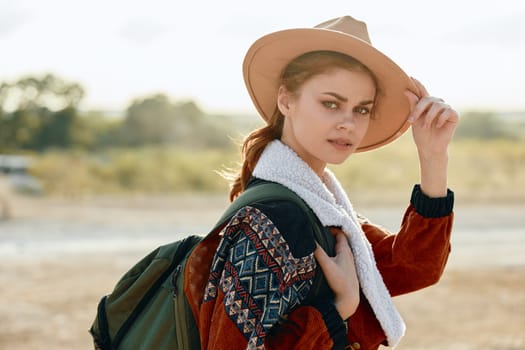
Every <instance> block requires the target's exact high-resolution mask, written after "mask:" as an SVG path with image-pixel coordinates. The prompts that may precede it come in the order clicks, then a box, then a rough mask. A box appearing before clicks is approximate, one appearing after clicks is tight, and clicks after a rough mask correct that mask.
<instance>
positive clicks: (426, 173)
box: [419, 152, 448, 198]
mask: <svg viewBox="0 0 525 350" xmlns="http://www.w3.org/2000/svg"><path fill="white" fill-rule="evenodd" d="M419 166H420V177H421V191H422V192H423V193H424V194H426V195H427V196H428V197H431V198H439V197H444V196H446V195H447V188H448V183H447V172H448V154H447V153H446V152H445V153H435V154H431V155H421V154H420V157H419Z"/></svg>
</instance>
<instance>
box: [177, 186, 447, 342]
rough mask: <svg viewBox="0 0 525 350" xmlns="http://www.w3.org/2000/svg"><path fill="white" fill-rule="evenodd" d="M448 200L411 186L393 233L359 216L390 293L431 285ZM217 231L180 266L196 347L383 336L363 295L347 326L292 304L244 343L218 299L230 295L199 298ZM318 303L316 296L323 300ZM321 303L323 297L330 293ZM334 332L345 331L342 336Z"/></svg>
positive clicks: (442, 259)
mask: <svg viewBox="0 0 525 350" xmlns="http://www.w3.org/2000/svg"><path fill="white" fill-rule="evenodd" d="M452 203H453V195H452V192H449V195H448V196H447V198H441V199H431V198H428V197H426V196H425V195H424V194H422V193H421V191H420V190H419V188H418V186H416V187H415V188H414V192H413V194H412V199H411V204H410V205H409V206H408V208H407V210H406V212H405V215H404V217H403V220H402V224H401V227H400V230H399V232H398V233H397V234H392V233H390V232H388V231H386V230H385V229H383V228H381V227H380V226H376V225H373V224H371V223H370V222H368V221H366V220H363V222H362V229H363V231H364V233H365V234H366V237H367V238H368V241H369V242H370V243H371V245H372V248H373V251H374V255H375V259H376V263H377V267H378V269H379V271H380V273H381V275H382V277H383V280H384V282H385V284H386V286H387V288H388V289H389V291H390V294H391V295H392V296H396V295H400V294H405V293H408V292H412V291H415V290H418V289H421V288H424V287H427V286H430V285H432V284H435V283H436V282H437V281H438V280H439V278H440V276H441V275H442V273H443V270H444V267H445V264H446V261H447V258H448V255H449V251H450V233H451V229H452V222H453V214H452V209H451V208H452ZM444 207H446V208H444ZM225 229H226V228H225ZM330 229H331V230H334V229H337V228H330ZM222 232H224V230H223V231H222ZM221 239H223V237H222V235H219V234H217V235H215V236H211V237H208V238H207V239H206V240H204V241H203V242H201V243H200V245H199V246H198V247H197V248H196V249H195V251H194V252H193V253H192V255H191V257H190V259H189V261H188V264H187V266H186V269H185V281H186V284H185V288H184V291H185V294H186V296H187V298H188V300H189V302H190V305H191V307H192V311H193V314H194V317H195V320H196V321H197V324H198V327H199V332H200V334H201V345H202V349H210V350H211V349H213V350H215V349H217V350H218V349H221V350H222V349H228V350H236V349H246V348H266V349H302V350H305V349H312V350H313V349H316V350H322V349H333V348H347V349H360V350H368V349H377V348H378V347H379V345H380V344H385V342H386V337H385V335H384V333H383V330H382V329H381V327H380V325H379V323H378V321H377V320H376V318H375V316H374V313H373V311H372V309H371V307H370V305H369V304H368V302H367V300H366V298H365V297H364V296H363V295H361V302H360V304H359V306H358V308H357V311H356V312H355V313H354V314H353V315H352V316H351V317H350V319H349V320H348V322H347V325H346V326H347V328H348V330H347V331H346V330H345V325H344V324H343V322H342V320H341V319H340V317H338V315H337V316H336V317H329V316H327V314H328V313H330V312H331V313H332V314H333V313H334V310H327V309H326V308H323V307H318V306H315V305H314V306H307V305H299V306H297V307H294V308H293V309H291V311H290V312H289V313H287V315H286V317H285V318H283V319H282V321H281V322H279V323H278V324H276V325H274V326H273V327H272V329H271V332H268V333H266V334H265V337H264V339H263V342H264V345H258V346H257V345H256V344H251V343H249V342H248V341H249V340H248V339H247V338H246V336H245V334H243V333H242V332H241V331H240V330H239V325H238V324H236V323H235V322H234V321H232V317H231V311H230V314H228V310H232V309H231V307H232V305H229V308H226V307H225V305H227V304H228V303H232V301H231V300H229V299H228V296H225V295H224V293H223V292H222V291H221V290H218V291H217V292H216V293H217V295H215V298H214V299H213V300H212V301H211V302H210V301H203V297H204V294H205V290H206V288H207V284H208V283H209V279H210V276H209V274H210V270H211V269H212V261H213V259H214V255H215V254H216V251H217V247H218V246H219V244H220V242H221ZM306 275H307V274H305V276H306ZM311 277H312V276H311V275H308V278H311ZM320 304H323V301H322V300H321V301H320ZM325 304H330V301H329V300H328V301H326V303H325ZM233 306H235V305H233ZM332 309H333V307H332ZM332 316H333V315H332ZM238 317H240V316H238ZM341 334H343V338H345V339H343V341H342V340H341Z"/></svg>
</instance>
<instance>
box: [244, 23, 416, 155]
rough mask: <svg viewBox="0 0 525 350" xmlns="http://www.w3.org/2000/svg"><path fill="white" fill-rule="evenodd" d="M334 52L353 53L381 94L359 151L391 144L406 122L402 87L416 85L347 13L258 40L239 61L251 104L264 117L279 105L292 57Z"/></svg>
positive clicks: (405, 99)
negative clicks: (282, 86)
mask: <svg viewBox="0 0 525 350" xmlns="http://www.w3.org/2000/svg"><path fill="white" fill-rule="evenodd" d="M320 50H323V51H324V50H327V51H336V52H340V53H343V54H346V55H348V56H352V57H354V58H355V59H357V60H359V61H360V62H361V63H363V64H364V65H365V66H367V67H368V69H370V70H371V71H372V72H373V73H374V74H375V76H376V79H377V82H378V84H379V90H380V95H379V98H378V101H377V103H376V104H375V106H374V116H373V118H372V119H371V120H370V124H369V126H368V130H367V133H366V135H365V137H364V138H363V141H362V142H361V144H360V146H359V147H358V149H357V151H358V152H363V151H368V150H372V149H374V148H377V147H380V146H382V145H385V144H387V143H389V142H392V141H393V140H395V139H396V138H398V137H399V136H401V135H402V134H403V133H404V132H405V131H406V130H407V129H408V128H409V126H410V124H409V123H408V122H407V118H408V116H409V113H410V106H409V102H408V98H407V97H406V96H405V94H404V91H405V90H406V89H409V90H411V91H413V92H416V91H417V88H416V87H415V85H414V83H413V82H412V81H411V79H410V78H409V77H408V75H407V74H406V73H405V72H403V70H402V69H401V68H400V67H399V66H398V65H397V64H395V63H394V62H393V61H392V60H391V59H390V58H388V57H387V56H385V55H384V54H383V53H381V52H380V51H378V50H377V49H375V48H374V47H373V46H372V44H371V42H370V38H369V36H368V31H367V28H366V24H365V23H364V22H361V21H358V20H356V19H354V18H352V17H350V16H345V17H340V18H336V19H332V20H329V21H326V22H323V23H321V24H319V25H317V26H315V27H314V28H298V29H288V30H282V31H278V32H274V33H271V34H268V35H265V36H263V37H262V38H260V39H258V40H257V41H256V42H255V43H253V45H252V46H251V47H250V48H249V50H248V52H247V54H246V57H245V58H244V63H243V75H244V82H245V83H246V87H247V89H248V92H249V94H250V97H251V98H252V101H253V103H254V104H255V107H256V108H257V110H258V112H259V113H260V115H261V116H262V118H263V119H264V120H266V121H268V120H269V119H270V117H271V116H272V115H273V113H274V112H275V109H276V108H277V92H278V89H279V85H280V79H281V75H282V73H283V70H284V69H285V68H286V66H287V65H288V63H290V61H291V60H293V59H294V58H296V57H298V56H300V55H302V54H304V53H307V52H310V51H320Z"/></svg>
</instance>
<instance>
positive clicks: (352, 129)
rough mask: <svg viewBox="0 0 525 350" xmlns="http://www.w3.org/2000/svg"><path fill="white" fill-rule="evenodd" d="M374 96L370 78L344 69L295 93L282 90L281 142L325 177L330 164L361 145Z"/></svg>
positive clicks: (343, 157)
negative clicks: (327, 165)
mask: <svg viewBox="0 0 525 350" xmlns="http://www.w3.org/2000/svg"><path fill="white" fill-rule="evenodd" d="M375 92H376V89H375V85H374V82H373V80H372V78H371V77H370V76H369V75H368V74H367V73H364V72H359V71H357V72H356V71H349V70H346V69H342V68H334V69H333V70H330V71H329V72H327V73H324V74H319V75H316V76H313V77H312V78H310V79H309V80H307V81H306V82H305V83H304V84H303V85H302V86H301V87H300V88H299V91H297V92H296V93H294V94H292V93H290V92H288V91H287V90H286V88H284V86H281V88H280V89H279V95H278V101H277V105H278V107H279V110H280V111H281V113H282V114H283V115H284V117H285V120H284V127H283V133H282V137H281V141H282V142H283V143H285V144H287V145H288V146H289V147H291V148H292V149H293V150H294V151H295V152H296V153H297V154H298V155H299V156H300V157H301V158H302V159H303V160H304V161H305V162H306V163H307V164H308V165H309V166H310V167H311V168H312V169H313V170H314V171H315V172H316V173H317V174H322V172H323V170H324V168H325V166H326V164H340V163H342V162H344V161H345V160H346V159H347V158H348V157H349V156H350V155H351V154H352V153H353V152H355V150H356V149H357V147H358V146H359V144H360V143H361V140H362V139H363V137H364V135H365V133H366V130H367V128H368V123H369V121H370V112H371V110H372V106H373V103H374V97H375Z"/></svg>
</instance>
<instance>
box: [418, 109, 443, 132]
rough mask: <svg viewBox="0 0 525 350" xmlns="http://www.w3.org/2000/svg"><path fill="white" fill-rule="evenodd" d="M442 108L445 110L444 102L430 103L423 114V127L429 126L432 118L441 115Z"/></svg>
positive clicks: (435, 118)
mask: <svg viewBox="0 0 525 350" xmlns="http://www.w3.org/2000/svg"><path fill="white" fill-rule="evenodd" d="M444 110H445V104H443V103H432V104H431V105H430V108H429V109H428V111H427V113H426V115H425V123H424V124H423V127H425V128H430V127H431V126H432V123H433V122H434V120H437V119H438V118H439V117H440V116H441V114H442V113H443V111H444ZM436 126H437V125H436Z"/></svg>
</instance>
